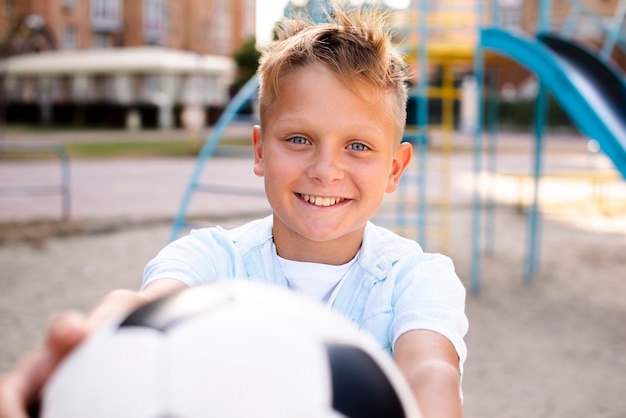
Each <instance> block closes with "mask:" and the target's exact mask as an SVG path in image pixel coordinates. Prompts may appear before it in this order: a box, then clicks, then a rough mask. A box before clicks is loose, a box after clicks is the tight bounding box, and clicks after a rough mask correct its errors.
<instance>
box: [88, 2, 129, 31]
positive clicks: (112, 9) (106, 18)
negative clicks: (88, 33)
mask: <svg viewBox="0 0 626 418" xmlns="http://www.w3.org/2000/svg"><path fill="white" fill-rule="evenodd" d="M91 24H92V26H93V29H94V31H96V32H103V31H107V32H111V31H116V30H118V29H119V28H120V27H121V25H122V7H121V0H92V2H91Z"/></svg>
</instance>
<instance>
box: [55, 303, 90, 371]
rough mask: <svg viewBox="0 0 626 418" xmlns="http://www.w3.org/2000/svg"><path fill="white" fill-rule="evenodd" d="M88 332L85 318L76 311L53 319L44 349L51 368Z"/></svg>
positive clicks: (87, 323)
mask: <svg viewBox="0 0 626 418" xmlns="http://www.w3.org/2000/svg"><path fill="white" fill-rule="evenodd" d="M88 332H89V322H88V320H87V317H86V316H85V315H83V314H82V313H80V312H77V311H67V312H64V313H62V314H59V315H57V316H56V317H54V318H53V320H52V321H51V323H50V326H49V328H48V335H47V338H46V347H47V348H48V349H49V354H50V356H51V361H52V362H53V364H52V366H53V367H55V366H56V363H58V362H59V361H61V360H62V359H63V358H64V357H65V356H66V355H67V354H68V353H69V352H70V351H71V350H72V349H74V347H76V346H77V345H78V343H80V342H81V341H82V340H83V339H84V338H85V337H86V336H87V333H88Z"/></svg>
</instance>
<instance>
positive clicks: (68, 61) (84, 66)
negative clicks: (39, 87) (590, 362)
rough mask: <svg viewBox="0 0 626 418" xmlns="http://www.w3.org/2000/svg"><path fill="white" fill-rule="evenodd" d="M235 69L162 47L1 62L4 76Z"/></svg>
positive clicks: (224, 60) (225, 61)
mask: <svg viewBox="0 0 626 418" xmlns="http://www.w3.org/2000/svg"><path fill="white" fill-rule="evenodd" d="M234 69H235V63H234V62H233V60H232V59H231V58H229V57H224V56H216V55H201V54H196V53H192V52H185V51H178V50H173V49H167V48H162V47H125V48H111V49H86V50H61V51H46V52H40V53H34V54H25V55H17V56H13V57H10V58H8V59H4V60H0V71H2V73H3V74H4V75H40V76H45V75H74V74H117V73H149V74H181V73H194V72H195V73H198V72H201V73H204V74H207V73H213V74H225V73H226V74H228V73H231V72H232V71H234Z"/></svg>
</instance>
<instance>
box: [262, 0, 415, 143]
mask: <svg viewBox="0 0 626 418" xmlns="http://www.w3.org/2000/svg"><path fill="white" fill-rule="evenodd" d="M385 17H386V16H385V15H384V14H383V13H381V12H376V11H374V10H372V9H359V10H357V11H356V12H354V13H350V14H348V13H347V12H345V11H343V10H342V9H340V8H338V7H336V6H335V7H333V8H332V10H331V13H329V16H328V18H329V22H328V23H321V24H315V23H313V22H311V21H309V20H306V19H285V20H283V21H282V22H281V24H280V25H279V27H278V29H277V36H278V39H277V40H276V41H274V42H272V43H271V44H270V45H269V47H268V48H267V50H266V51H265V52H264V54H263V56H262V57H261V62H260V66H259V71H258V76H259V82H260V88H259V102H260V113H261V123H262V124H263V121H264V120H266V114H267V112H268V110H269V109H270V108H271V107H272V104H273V103H274V102H275V101H276V99H277V98H278V97H279V92H280V82H281V80H282V79H283V78H284V77H285V76H286V75H288V74H290V73H292V72H293V71H295V70H297V69H299V68H301V67H304V66H307V65H311V64H316V63H319V64H322V65H324V66H326V67H327V68H328V69H330V70H331V71H332V72H333V73H335V74H336V75H337V76H338V77H339V79H341V80H342V81H343V82H344V83H345V85H346V86H347V87H348V88H349V89H351V90H352V91H353V92H355V93H356V94H358V95H359V96H361V97H362V98H364V99H366V100H374V99H378V98H383V99H384V100H387V101H388V104H389V109H390V112H389V116H390V118H391V119H392V120H393V122H394V124H395V125H396V126H397V128H398V132H399V134H398V135H399V136H400V137H401V135H402V131H403V130H404V125H405V123H406V101H407V88H406V84H405V83H406V81H407V79H408V74H407V69H406V65H405V63H404V61H403V60H402V57H401V56H400V55H399V54H398V53H397V52H396V51H395V50H394V49H393V46H392V44H391V33H390V32H389V30H388V29H386V27H385V23H384V21H385ZM369 92H374V93H375V94H376V95H377V96H376V97H370V95H368V93H369Z"/></svg>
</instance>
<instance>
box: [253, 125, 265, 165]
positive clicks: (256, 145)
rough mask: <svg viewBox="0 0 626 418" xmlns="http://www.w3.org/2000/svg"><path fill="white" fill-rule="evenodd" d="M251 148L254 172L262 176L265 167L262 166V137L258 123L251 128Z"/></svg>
mask: <svg viewBox="0 0 626 418" xmlns="http://www.w3.org/2000/svg"><path fill="white" fill-rule="evenodd" d="M252 148H253V150H254V174H256V175H257V176H259V177H263V175H264V174H265V167H264V166H263V137H262V135H261V127H260V126H259V125H254V127H253V128H252Z"/></svg>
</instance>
